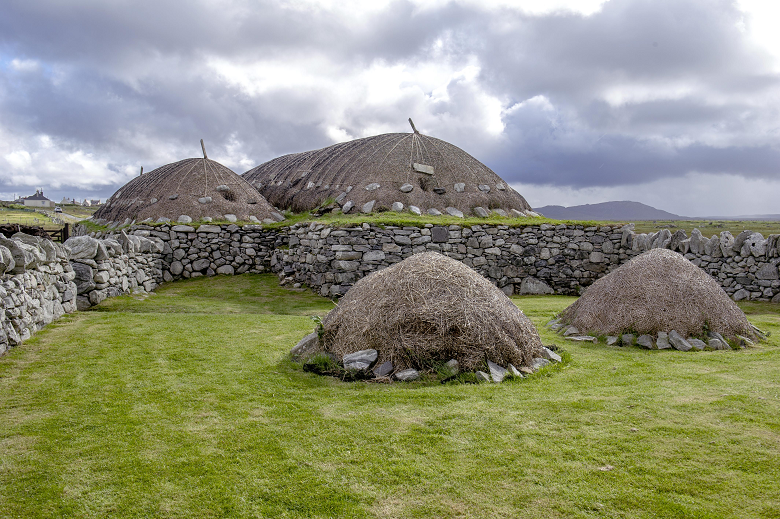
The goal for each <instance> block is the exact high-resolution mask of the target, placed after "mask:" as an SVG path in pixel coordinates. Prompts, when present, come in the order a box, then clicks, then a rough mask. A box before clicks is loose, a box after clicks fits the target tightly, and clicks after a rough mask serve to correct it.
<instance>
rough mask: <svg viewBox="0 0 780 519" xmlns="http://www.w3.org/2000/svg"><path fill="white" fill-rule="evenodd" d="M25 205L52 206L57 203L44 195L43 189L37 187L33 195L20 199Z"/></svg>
mask: <svg viewBox="0 0 780 519" xmlns="http://www.w3.org/2000/svg"><path fill="white" fill-rule="evenodd" d="M20 200H21V202H22V203H23V204H24V206H25V207H45V208H52V207H54V206H55V205H56V204H55V203H54V202H52V201H51V200H49V199H48V198H46V197H45V196H43V190H42V189H37V190H36V191H35V194H34V195H32V196H28V197H24V198H22V199H20Z"/></svg>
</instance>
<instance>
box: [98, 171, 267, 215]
mask: <svg viewBox="0 0 780 519" xmlns="http://www.w3.org/2000/svg"><path fill="white" fill-rule="evenodd" d="M272 212H273V208H272V207H271V206H270V205H269V204H268V202H267V201H266V200H265V199H264V198H263V197H262V196H261V195H260V194H259V193H258V192H257V190H255V189H254V188H253V187H252V186H250V185H249V184H247V182H246V181H245V180H244V179H243V178H241V177H240V176H239V175H237V174H236V173H235V172H233V171H232V170H230V169H229V168H226V167H225V166H223V165H222V164H220V163H219V162H215V161H213V160H210V159H208V158H202V159H201V158H197V159H185V160H180V161H179V162H174V163H172V164H166V165H165V166H161V167H159V168H157V169H155V170H154V171H150V172H149V173H146V174H143V175H139V176H138V177H136V178H134V179H133V180H131V181H130V182H128V183H127V184H125V185H124V186H122V187H121V188H120V189H119V190H117V192H116V193H114V194H113V195H112V196H111V198H109V199H108V201H107V202H106V203H105V205H103V207H101V208H100V209H99V210H98V211H97V212H96V213H95V215H94V218H95V219H96V220H98V221H104V222H119V223H122V222H123V221H125V219H127V218H129V219H130V220H136V221H141V220H145V219H147V218H152V219H153V220H157V219H159V218H161V217H164V218H168V219H170V220H174V221H175V220H176V219H177V218H178V217H179V216H181V215H187V216H189V217H191V218H192V219H193V220H198V219H200V218H203V217H210V218H213V219H215V220H217V219H224V218H225V215H226V214H232V215H235V216H236V218H238V219H239V220H245V221H248V220H250V216H254V217H256V218H258V219H259V220H261V221H262V220H263V219H265V218H271V213H272Z"/></svg>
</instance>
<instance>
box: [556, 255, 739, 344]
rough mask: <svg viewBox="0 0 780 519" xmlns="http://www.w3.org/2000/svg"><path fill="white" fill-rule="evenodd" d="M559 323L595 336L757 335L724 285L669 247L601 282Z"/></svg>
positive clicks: (565, 311)
mask: <svg viewBox="0 0 780 519" xmlns="http://www.w3.org/2000/svg"><path fill="white" fill-rule="evenodd" d="M560 321H561V322H562V323H565V324H570V325H572V326H574V327H576V328H577V330H579V331H580V332H583V333H589V334H594V335H602V334H603V335H620V334H624V333H628V334H633V333H638V334H648V335H657V334H658V332H664V333H668V332H671V331H672V330H675V331H676V332H677V333H679V334H680V335H681V336H683V337H704V336H706V334H707V333H708V332H716V333H719V334H721V335H723V336H725V337H727V338H734V337H735V336H736V335H743V336H747V337H750V336H752V335H753V331H752V327H751V325H750V323H749V322H748V320H747V318H746V317H745V314H744V313H743V312H742V310H740V309H739V307H738V306H737V305H736V304H735V303H734V301H732V300H731V299H730V298H729V296H728V294H726V292H724V291H723V289H722V288H721V287H720V285H719V284H718V283H717V282H716V281H715V280H714V279H712V278H711V277H710V276H709V275H708V274H707V273H706V272H704V271H703V270H702V269H700V268H699V267H697V266H696V265H694V264H693V263H691V262H690V261H688V260H687V259H685V258H684V257H683V256H682V255H681V254H679V253H677V252H674V251H671V250H668V249H651V250H649V251H647V252H645V253H644V254H642V255H640V256H637V257H635V258H634V259H632V260H631V261H629V262H628V263H626V264H624V265H622V266H621V267H619V268H618V269H616V270H614V271H613V272H611V273H609V274H607V275H606V276H604V277H603V278H601V279H599V280H598V281H596V282H595V283H593V285H591V286H590V287H589V288H588V290H587V291H586V292H585V293H584V294H583V295H582V296H581V297H580V298H579V299H577V301H575V302H574V303H573V304H572V305H571V306H569V307H568V308H566V310H564V311H563V312H562V313H561V316H560Z"/></svg>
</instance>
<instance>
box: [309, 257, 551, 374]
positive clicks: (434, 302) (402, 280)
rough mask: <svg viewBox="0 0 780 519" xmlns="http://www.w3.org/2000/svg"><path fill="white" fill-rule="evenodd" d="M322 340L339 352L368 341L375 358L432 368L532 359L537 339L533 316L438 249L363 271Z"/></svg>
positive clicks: (524, 362) (326, 321) (330, 318)
mask: <svg viewBox="0 0 780 519" xmlns="http://www.w3.org/2000/svg"><path fill="white" fill-rule="evenodd" d="M322 325H323V334H322V341H321V346H322V348H323V349H324V350H325V351H327V352H331V353H334V354H336V355H338V357H339V358H342V357H343V356H344V355H345V354H348V353H354V352H356V351H360V350H364V349H367V348H371V349H375V350H376V351H377V352H378V353H379V358H378V359H377V365H380V364H381V363H384V362H386V361H390V362H392V364H393V366H394V367H395V368H396V369H403V368H414V369H418V370H424V369H430V368H431V367H433V366H435V365H436V363H443V362H447V361H448V360H450V359H456V360H457V361H458V363H459V364H460V366H461V367H463V368H465V369H468V370H473V369H479V367H480V366H482V365H483V364H484V362H485V360H486V359H487V360H490V361H492V362H495V363H496V364H499V365H501V366H507V365H508V364H513V365H514V366H516V367H518V368H519V367H520V366H530V365H531V364H532V361H533V358H534V357H539V356H540V354H541V351H542V343H541V339H540V338H539V334H538V332H537V331H536V328H535V327H534V325H533V324H532V323H531V321H530V320H529V319H528V318H527V317H526V316H525V315H524V314H523V312H522V311H521V310H520V309H519V308H517V306H515V305H514V304H513V303H512V301H511V300H510V299H509V298H508V297H507V296H506V295H505V294H504V293H503V292H502V291H501V290H499V289H498V288H496V287H495V286H493V284H491V283H490V282H489V281H488V280H487V279H485V278H484V277H482V276H480V275H479V274H477V273H476V272H475V271H473V270H472V269H470V268H469V267H467V266H465V265H464V264H463V263H461V262H459V261H456V260H454V259H451V258H448V257H446V256H443V255H441V254H439V253H436V252H425V253H422V254H416V255H414V256H411V257H409V258H407V259H405V260H404V261H402V262H400V263H396V264H395V265H393V266H391V267H388V268H386V269H383V270H379V271H377V272H374V273H373V274H370V275H369V276H366V277H364V278H362V279H361V280H360V281H358V282H357V283H355V285H354V286H353V287H352V288H351V289H350V290H349V292H347V294H346V295H345V296H344V297H343V298H342V299H341V300H340V301H339V303H338V306H337V307H336V308H334V309H333V310H331V311H330V313H328V315H326V316H325V318H324V319H323V320H322Z"/></svg>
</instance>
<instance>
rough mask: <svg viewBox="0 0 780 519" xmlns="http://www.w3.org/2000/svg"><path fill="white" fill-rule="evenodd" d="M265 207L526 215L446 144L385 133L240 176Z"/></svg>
mask: <svg viewBox="0 0 780 519" xmlns="http://www.w3.org/2000/svg"><path fill="white" fill-rule="evenodd" d="M243 177H244V178H245V179H246V180H247V181H249V183H250V184H252V185H253V186H255V187H256V188H257V189H258V190H259V191H260V192H261V193H262V194H263V196H265V197H266V198H267V199H268V201H269V202H271V203H272V204H273V205H275V206H277V207H282V208H285V209H290V210H292V211H294V212H302V211H310V210H312V209H314V208H316V207H318V206H319V205H320V204H322V203H323V202H324V201H326V200H327V199H329V198H330V199H336V201H337V202H338V203H339V204H340V205H341V206H342V208H343V209H344V210H345V211H349V210H351V211H352V212H358V211H360V210H362V209H363V207H364V204H367V203H370V202H371V201H372V200H373V201H375V203H374V205H373V208H371V209H370V210H371V211H383V210H391V209H392V206H393V203H395V202H400V203H402V204H403V205H404V210H408V208H409V206H415V207H417V208H419V209H420V210H422V212H426V211H428V210H429V209H436V210H438V211H440V212H441V213H446V209H447V208H448V207H452V208H455V209H458V210H459V211H461V212H463V213H464V214H465V215H470V214H474V213H473V209H474V208H475V207H482V208H484V209H486V210H488V211H489V210H492V209H503V210H504V211H506V213H507V214H508V215H509V216H513V215H516V214H515V213H513V212H512V210H513V209H514V210H516V211H520V212H524V211H530V210H531V206H530V205H528V202H526V201H525V199H524V198H523V197H522V196H521V195H520V194H519V193H517V192H516V191H515V190H513V189H512V188H511V187H510V186H508V185H507V184H506V182H504V181H503V180H502V179H501V177H499V176H498V175H496V174H495V173H494V172H493V171H492V170H491V169H490V168H488V167H487V166H485V165H484V164H482V163H481V162H480V161H478V160H477V159H475V158H474V157H472V156H471V155H469V154H468V153H466V152H465V151H463V150H462V149H460V148H458V147H457V146H454V145H452V144H450V143H448V142H445V141H442V140H439V139H435V138H433V137H429V136H427V135H422V134H420V133H417V132H416V131H415V132H414V133H388V134H384V135H376V136H374V137H366V138H363V139H356V140H354V141H349V142H344V143H341V144H335V145H333V146H328V147H327V148H322V149H320V150H314V151H307V152H303V153H294V154H291V155H284V156H282V157H278V158H276V159H273V160H271V161H269V162H266V163H265V164H261V165H259V166H257V167H255V168H253V169H250V170H249V171H247V172H246V173H244V175H243Z"/></svg>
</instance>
